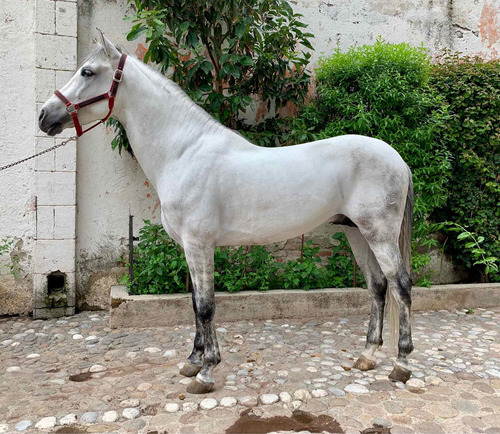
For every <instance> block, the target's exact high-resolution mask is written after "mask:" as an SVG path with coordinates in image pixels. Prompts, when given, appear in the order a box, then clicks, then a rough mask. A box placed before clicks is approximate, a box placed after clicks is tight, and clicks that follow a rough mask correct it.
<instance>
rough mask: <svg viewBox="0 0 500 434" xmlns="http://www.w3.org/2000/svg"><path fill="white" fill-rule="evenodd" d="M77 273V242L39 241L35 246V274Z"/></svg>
mask: <svg viewBox="0 0 500 434" xmlns="http://www.w3.org/2000/svg"><path fill="white" fill-rule="evenodd" d="M57 270H59V271H62V272H63V273H74V272H75V240H38V241H37V243H36V245H35V266H34V272H35V273H50V272H52V271H57Z"/></svg>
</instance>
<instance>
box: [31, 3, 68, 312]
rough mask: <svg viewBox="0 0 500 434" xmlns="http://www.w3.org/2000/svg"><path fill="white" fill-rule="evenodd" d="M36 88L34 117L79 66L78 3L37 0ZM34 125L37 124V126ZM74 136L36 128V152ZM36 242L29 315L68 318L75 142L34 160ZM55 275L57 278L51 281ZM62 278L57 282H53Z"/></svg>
mask: <svg viewBox="0 0 500 434" xmlns="http://www.w3.org/2000/svg"><path fill="white" fill-rule="evenodd" d="M35 11H36V12H35V13H36V27H35V33H34V39H35V80H36V84H35V90H36V103H37V106H38V107H37V108H38V110H37V113H38V111H39V107H40V105H41V104H43V103H44V102H45V101H46V100H47V99H48V98H50V96H51V95H52V93H53V91H54V90H55V89H56V88H60V87H62V86H63V85H64V84H65V83H66V82H67V81H68V80H69V79H70V78H71V77H72V75H73V73H74V70H75V69H76V66H77V3H76V0H36V4H35ZM35 124H36V122H35ZM73 134H74V131H73V130H66V131H63V133H61V134H60V135H59V136H56V137H48V136H47V135H46V134H44V133H43V132H42V131H40V130H38V129H37V128H35V151H36V152H39V151H42V150H44V149H47V148H49V147H51V146H54V145H55V144H59V143H60V142H61V141H63V140H64V139H65V138H67V137H70V136H71V135H73ZM35 177H36V178H35V179H36V187H35V191H36V243H35V249H34V267H33V276H34V279H33V294H34V295H33V300H34V303H33V316H34V317H35V318H47V317H52V316H60V315H71V314H73V313H74V312H75V305H76V299H75V295H76V290H75V287H76V275H75V270H76V262H75V246H76V144H75V142H70V143H69V144H68V145H66V146H65V147H62V148H58V149H57V150H56V151H54V152H50V153H47V154H45V155H44V156H43V157H42V158H39V159H37V160H36V165H35ZM51 273H55V276H56V280H53V281H52V280H51V278H49V276H51V277H52V275H51ZM57 276H61V278H62V281H61V280H57Z"/></svg>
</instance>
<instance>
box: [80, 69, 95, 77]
mask: <svg viewBox="0 0 500 434" xmlns="http://www.w3.org/2000/svg"><path fill="white" fill-rule="evenodd" d="M92 75H94V73H93V72H92V71H91V70H90V69H87V68H85V69H82V76H83V77H91V76H92Z"/></svg>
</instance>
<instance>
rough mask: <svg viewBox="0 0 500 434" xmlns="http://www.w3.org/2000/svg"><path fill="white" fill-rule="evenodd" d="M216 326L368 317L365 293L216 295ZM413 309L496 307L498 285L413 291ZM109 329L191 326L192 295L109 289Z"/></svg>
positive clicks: (352, 290) (349, 290) (315, 291)
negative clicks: (271, 321) (280, 320)
mask: <svg viewBox="0 0 500 434" xmlns="http://www.w3.org/2000/svg"><path fill="white" fill-rule="evenodd" d="M215 298H216V306H217V307H216V321H217V322H219V323H223V322H234V321H253V320H266V319H282V318H328V317H339V316H349V315H356V314H358V315H359V314H363V315H367V314H369V313H370V306H371V301H370V295H369V293H368V291H367V290H366V289H360V288H340V289H338V288H329V289H313V290H310V291H303V290H273V291H266V292H258V291H245V292H239V293H234V294H230V293H224V292H219V293H216V295H215ZM412 298H413V310H417V311H418V310H424V311H426V310H440V309H446V310H454V309H474V308H478V307H482V308H490V307H497V306H500V283H482V284H463V285H462V284H460V285H438V286H432V287H431V288H417V287H415V288H413V290H412ZM109 318H110V327H112V328H123V327H162V326H174V325H179V324H192V323H194V313H193V309H192V306H191V294H168V295H128V294H127V290H126V287H125V286H113V287H112V288H111V302H110V315H109Z"/></svg>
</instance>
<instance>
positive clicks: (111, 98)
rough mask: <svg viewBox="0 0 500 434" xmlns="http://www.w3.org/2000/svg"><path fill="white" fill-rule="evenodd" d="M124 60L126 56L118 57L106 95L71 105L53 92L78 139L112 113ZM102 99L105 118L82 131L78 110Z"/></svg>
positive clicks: (66, 99) (104, 120)
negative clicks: (105, 113)
mask: <svg viewBox="0 0 500 434" xmlns="http://www.w3.org/2000/svg"><path fill="white" fill-rule="evenodd" d="M125 60H127V55H126V54H122V55H121V57H120V61H119V62H118V68H116V70H115V73H114V74H113V83H111V88H110V89H109V91H108V92H106V93H103V94H101V95H98V96H94V97H93V98H89V99H86V100H85V101H82V102H79V103H78V104H72V103H71V101H70V100H69V99H68V98H66V97H65V96H64V95H63V94H62V93H61V92H59V91H58V90H56V91H55V92H54V94H55V96H57V97H58V98H59V99H60V100H61V101H62V102H63V103H64V105H65V106H66V110H67V112H68V114H69V115H70V116H71V119H73V124H75V129H76V135H77V136H78V137H80V136H81V135H82V134H83V133H86V132H87V131H90V130H91V129H92V128H95V127H97V126H98V125H100V124H102V123H104V122H106V121H107V120H108V118H109V117H110V116H111V112H112V111H113V107H114V105H115V96H116V92H118V86H119V85H120V82H121V81H122V78H123V67H124V66H125ZM103 99H107V100H108V107H109V112H108V114H107V115H106V117H105V118H103V119H101V120H100V121H99V122H97V123H96V124H94V125H92V126H91V127H89V128H87V129H86V130H82V126H81V125H80V121H79V120H78V110H80V109H81V108H82V107H86V106H88V105H91V104H95V103H96V102H99V101H102V100H103Z"/></svg>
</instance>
